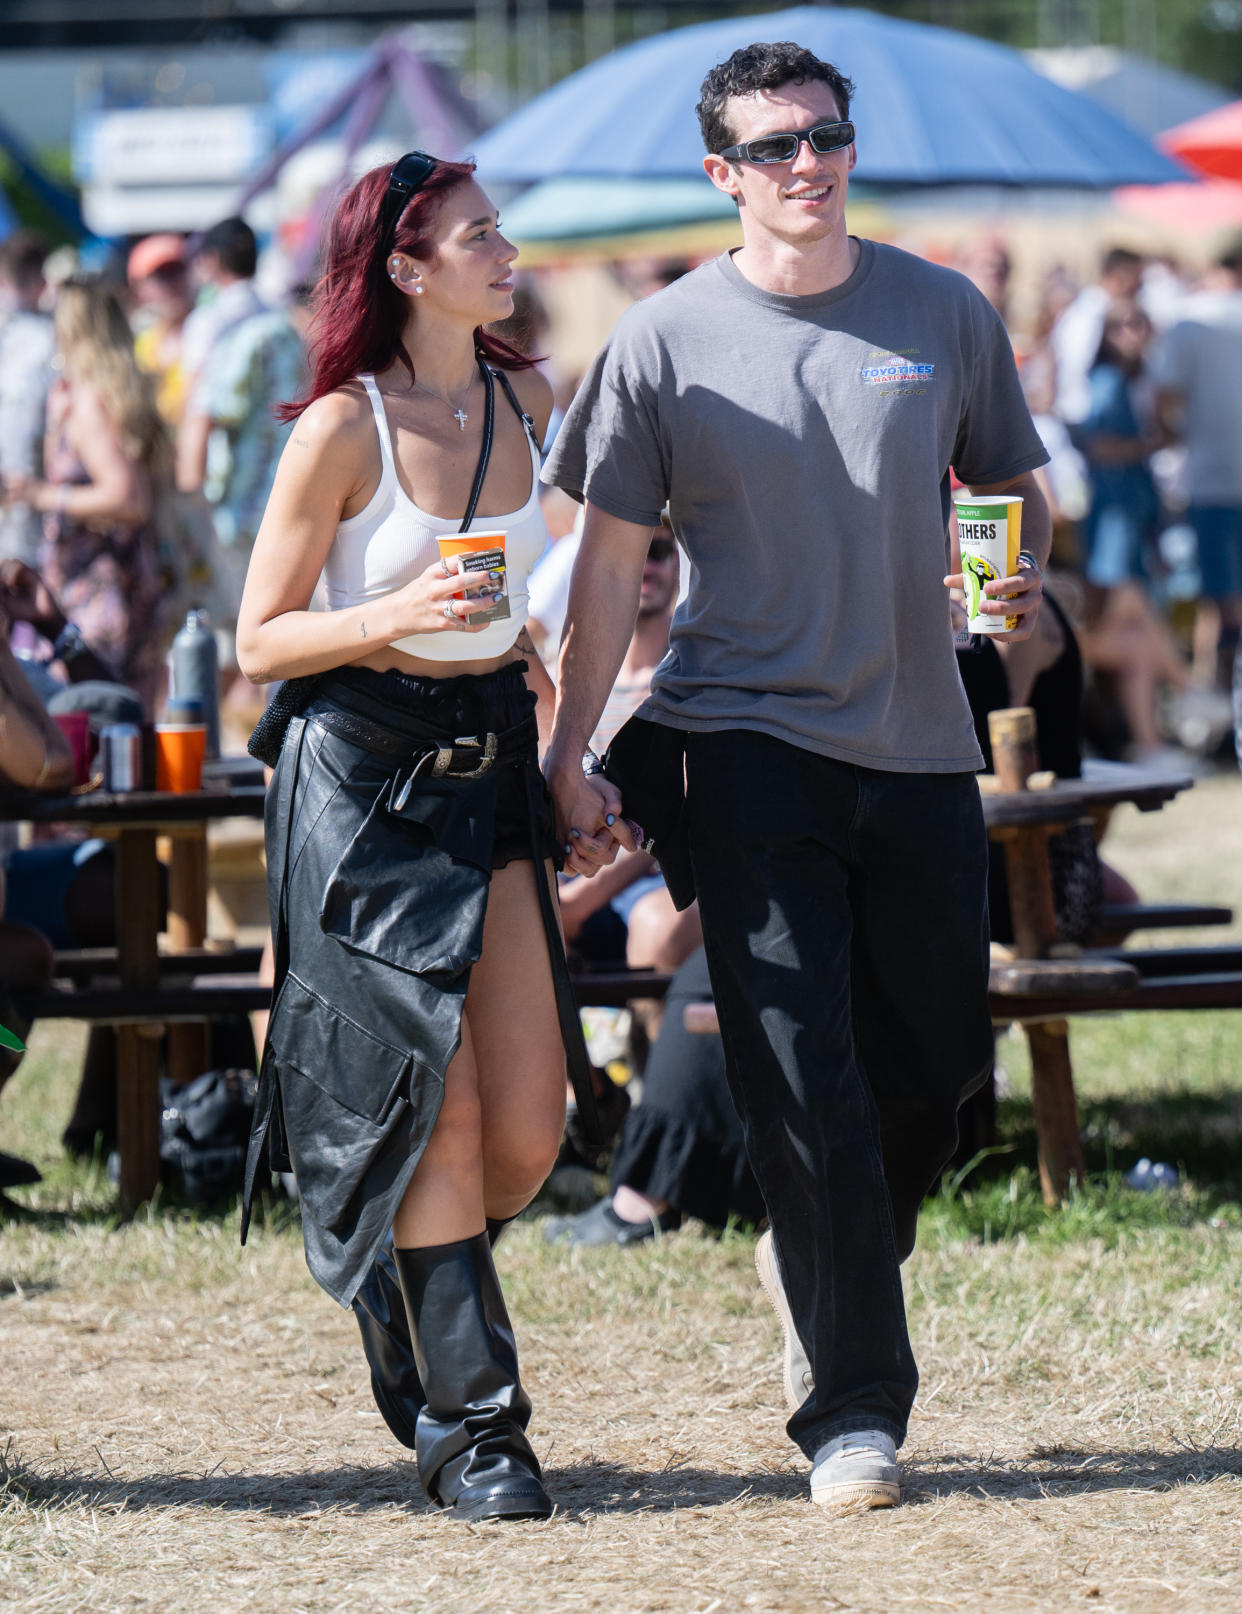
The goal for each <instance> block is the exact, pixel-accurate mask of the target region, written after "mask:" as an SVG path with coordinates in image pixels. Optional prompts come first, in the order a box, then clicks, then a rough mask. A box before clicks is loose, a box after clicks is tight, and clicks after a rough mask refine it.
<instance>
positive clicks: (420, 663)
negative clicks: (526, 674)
mask: <svg viewBox="0 0 1242 1614" xmlns="http://www.w3.org/2000/svg"><path fill="white" fill-rule="evenodd" d="M450 631H451V630H450ZM522 659H523V657H522V653H521V651H519V650H518V649H516V648H514V649H510V650H506V651H505V652H504V654H503V655H500V656H486V657H484V658H483V659H482V660H480V661H424V660H423V658H422V657H421V656H407V655H406V653H405V651H404V650H394V649H393V648H392V646H391V645H385V646H384V648H383V649H382V650H373V651H372V652H371V653H370V655H367V656H359V657H358V659H357V660H356V661H351V662H350V664H349V665H350V666H351V667H371V668H373V669H374V670H375V671H376V672H393V671H396V672H403V673H408V674H409V675H410V676H411V677H412V678H461V677H471V678H477V677H479V676H480V675H481V674H482V673H490V672H495V671H496V669H497V668H498V667H507V666H509V664H510V663H511V662H514V661H521V660H522Z"/></svg>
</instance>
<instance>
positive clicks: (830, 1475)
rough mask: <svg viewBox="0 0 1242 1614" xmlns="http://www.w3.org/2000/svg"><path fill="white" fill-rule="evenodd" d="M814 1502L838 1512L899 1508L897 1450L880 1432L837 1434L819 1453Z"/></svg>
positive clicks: (813, 1479) (813, 1475) (813, 1473)
mask: <svg viewBox="0 0 1242 1614" xmlns="http://www.w3.org/2000/svg"><path fill="white" fill-rule="evenodd" d="M811 1501H812V1502H817V1503H819V1505H820V1506H821V1507H826V1508H830V1509H831V1510H832V1511H833V1512H835V1513H845V1512H848V1511H851V1510H853V1509H858V1510H860V1511H861V1510H862V1509H864V1508H895V1507H896V1506H897V1504H898V1503H899V1502H900V1501H901V1473H900V1470H899V1469H898V1467H897V1448H896V1446H894V1444H893V1442H892V1439H891V1438H890V1437H889V1436H888V1435H885V1434H882V1433H881V1432H880V1430H878V1429H857V1430H852V1431H851V1432H850V1433H849V1434H848V1435H837V1436H836V1438H835V1439H833V1440H830V1441H829V1442H828V1444H827V1445H826V1446H821V1447H820V1448H819V1450H818V1451H817V1452H816V1453H815V1463H814V1466H813V1467H812V1469H811Z"/></svg>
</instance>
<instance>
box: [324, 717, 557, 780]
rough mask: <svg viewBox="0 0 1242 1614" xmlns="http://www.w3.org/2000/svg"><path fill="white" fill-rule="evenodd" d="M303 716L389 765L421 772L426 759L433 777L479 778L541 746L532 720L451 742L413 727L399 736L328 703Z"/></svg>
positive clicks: (394, 731) (392, 730) (460, 736)
mask: <svg viewBox="0 0 1242 1614" xmlns="http://www.w3.org/2000/svg"><path fill="white" fill-rule="evenodd" d="M306 717H307V720H308V721H309V722H311V723H317V724H318V725H319V726H320V727H321V728H325V729H327V730H328V732H329V733H330V734H335V735H337V736H338V737H339V738H340V739H342V740H348V741H349V743H350V744H351V745H357V746H361V747H362V749H363V750H364V751H370V752H372V753H374V755H376V756H380V757H384V758H385V759H386V760H389V761H392V762H401V763H406V764H409V765H411V766H412V767H413V768H414V769H415V770H416V771H419V772H421V771H422V767H423V764H424V763H426V762H427V761H428V759H429V758H434V760H433V761H432V762H431V763H430V766H429V768H428V772H429V773H430V775H431V777H432V778H433V779H481V778H482V777H483V775H484V774H485V773H490V772H491V770H492V769H493V768H499V767H503V766H504V764H505V763H507V762H517V761H519V760H522V759H524V758H525V757H526V756H528V755H529V754H530V750H531V747H532V746H537V745H538V743H539V730H538V727H537V725H536V723H535V719H534V718H533V717H526V718H523V719H522V721H521V722H520V723H515V724H514V725H513V727H512V728H509V729H502V730H501V731H500V733H499V734H497V733H493V732H491V731H490V730H489V731H488V732H487V733H486V734H459V735H457V736H456V738H455V739H452V740H446V739H445V738H444V736H443V735H442V734H436V733H434V732H433V731H430V730H429V731H426V732H424V733H421V734H420V733H419V732H418V731H417V730H416V729H413V728H411V729H410V731H409V732H407V733H398V732H397V731H396V730H394V729H390V728H387V727H384V726H382V725H380V724H377V723H372V722H368V720H367V719H366V718H365V717H360V716H359V715H358V714H357V713H356V712H348V711H343V710H342V709H341V708H340V707H339V706H336V705H328V704H327V703H326V702H325V703H323V704H318V703H317V704H316V705H315V706H312V707H311V709H310V710H309V711H308V712H307V714H306Z"/></svg>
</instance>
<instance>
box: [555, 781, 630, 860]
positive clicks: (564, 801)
mask: <svg viewBox="0 0 1242 1614" xmlns="http://www.w3.org/2000/svg"><path fill="white" fill-rule="evenodd" d="M548 789H549V790H550V791H551V794H552V800H553V803H554V804H555V807H556V835H557V839H558V840H559V841H560V843H561V846H562V847H563V848H564V852H565V872H566V873H567V874H584V875H586V876H587V878H588V879H589V878H590V877H591V876H592V875H594V874H598V873H599V871H600V870H601V869H605V868H607V867H608V865H609V864H610V863H611V862H612V861H613V859H614V858H615V857H616V855H617V850H618V848H620V847H625V849H626V851H628V852H636V851H637V850H638V847H639V842H640V840H641V832H640V831H639V827H638V826H637V825H636V824H634V823H633V822H632V821H631V820H630V819H628V818H624V817H622V814H621V792H620V791H619V790H618V789H617V787H616V785H613V784H610V783H609V782H608V780H607V779H605V778H604V776H603V774H602V773H593V774H589V775H588V774H584V773H583V772H582V769H581V767H580V766H574V767H565V768H558V767H553V766H549V768H548Z"/></svg>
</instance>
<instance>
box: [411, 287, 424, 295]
mask: <svg viewBox="0 0 1242 1614" xmlns="http://www.w3.org/2000/svg"><path fill="white" fill-rule="evenodd" d="M411 289H412V291H413V293H414V295H415V297H421V296H422V295H423V288H422V287H421V286H414V287H412V288H411Z"/></svg>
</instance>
